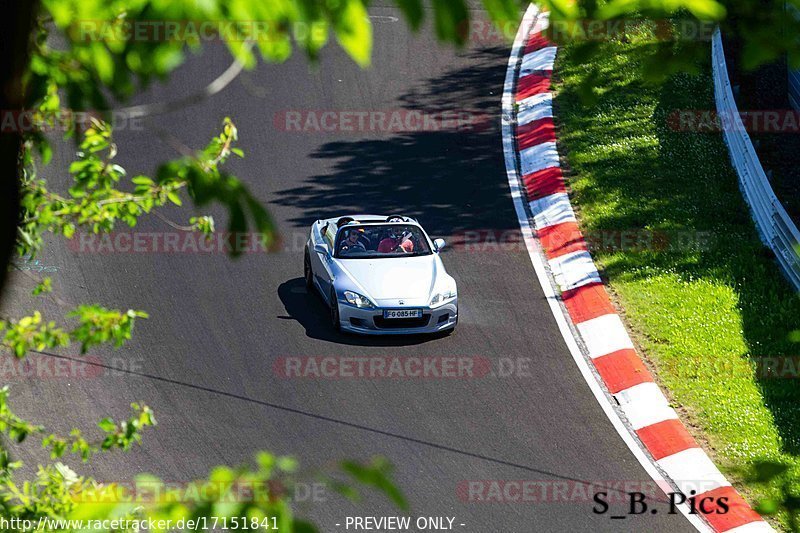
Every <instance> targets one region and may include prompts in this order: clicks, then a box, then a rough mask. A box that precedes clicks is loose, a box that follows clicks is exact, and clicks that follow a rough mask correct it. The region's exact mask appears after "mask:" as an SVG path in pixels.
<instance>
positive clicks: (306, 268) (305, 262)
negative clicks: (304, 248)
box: [303, 252, 314, 292]
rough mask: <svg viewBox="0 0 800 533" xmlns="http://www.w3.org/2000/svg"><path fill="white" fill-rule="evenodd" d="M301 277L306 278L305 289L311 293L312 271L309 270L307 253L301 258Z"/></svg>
mask: <svg viewBox="0 0 800 533" xmlns="http://www.w3.org/2000/svg"><path fill="white" fill-rule="evenodd" d="M303 275H304V276H305V278H306V289H308V292H311V291H312V290H313V289H314V271H313V270H311V259H310V258H309V257H308V252H306V253H305V255H304V256H303Z"/></svg>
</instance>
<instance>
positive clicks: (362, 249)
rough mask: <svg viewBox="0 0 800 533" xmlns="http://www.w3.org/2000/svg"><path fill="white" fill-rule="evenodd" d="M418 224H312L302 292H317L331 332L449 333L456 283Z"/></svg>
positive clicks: (439, 244)
mask: <svg viewBox="0 0 800 533" xmlns="http://www.w3.org/2000/svg"><path fill="white" fill-rule="evenodd" d="M444 244H445V243H444V240H442V239H436V240H434V241H431V239H430V238H429V237H428V235H427V234H426V233H425V231H424V230H423V229H422V227H421V226H420V225H419V223H418V222H417V221H416V220H414V219H412V218H408V217H404V216H398V215H392V216H380V215H354V216H347V217H340V218H329V219H326V220H317V221H316V222H314V224H313V225H312V226H311V235H310V237H309V239H308V242H307V244H306V250H305V261H304V263H305V264H304V273H305V279H306V287H307V288H308V289H309V291H311V290H312V289H313V288H315V287H316V289H317V290H318V291H319V292H320V294H321V295H322V297H323V298H324V299H325V301H326V302H327V304H328V306H329V307H330V318H331V322H332V324H333V327H334V328H336V329H337V330H339V329H341V330H346V331H351V332H355V333H367V334H378V335H380V334H398V333H406V334H408V333H434V332H439V331H443V332H450V331H452V330H453V329H454V328H455V327H456V323H457V322H458V296H457V293H456V282H455V280H454V279H453V278H452V277H450V276H449V275H448V274H447V272H446V271H445V269H444V265H443V264H442V260H441V258H440V257H439V251H440V250H441V249H442V248H443V247H444Z"/></svg>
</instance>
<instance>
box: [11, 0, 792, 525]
mask: <svg viewBox="0 0 800 533" xmlns="http://www.w3.org/2000/svg"><path fill="white" fill-rule="evenodd" d="M32 5H33V7H34V9H35V15H36V16H35V19H34V20H33V23H32V26H31V27H30V28H28V29H29V30H30V40H29V42H27V43H25V42H22V43H19V42H17V43H15V48H14V49H11V50H4V54H18V55H15V56H14V57H22V58H25V59H26V61H27V63H26V64H27V66H26V68H25V69H24V72H23V73H22V74H23V75H22V76H21V77H20V78H19V79H21V80H22V84H21V86H19V87H18V90H19V91H20V94H19V95H15V96H17V97H16V98H14V99H11V101H12V102H21V103H22V106H23V108H24V110H25V112H26V113H30V114H31V116H32V117H33V119H34V121H33V122H34V127H33V128H31V129H30V130H26V131H24V132H19V141H20V143H19V147H20V148H21V150H20V151H19V154H18V159H17V160H16V161H15V162H14V165H15V166H16V167H17V169H18V176H17V178H18V182H19V190H20V203H19V220H18V221H17V223H16V225H15V228H16V235H17V239H16V252H17V254H18V255H19V256H21V257H27V258H35V257H36V254H37V252H39V251H40V249H41V247H42V246H43V243H44V236H45V234H47V233H52V234H57V235H61V236H63V237H64V238H67V239H69V238H72V237H73V236H74V235H75V234H76V232H78V231H79V230H80V231H83V232H93V233H105V232H110V231H112V230H114V229H115V228H117V227H118V226H119V225H127V226H130V227H133V226H136V224H137V223H138V222H139V220H140V218H141V217H143V216H146V215H149V214H151V213H154V212H158V210H159V209H160V208H163V207H164V206H167V205H177V206H181V205H183V203H184V202H185V201H186V200H189V201H190V202H192V203H193V204H194V205H195V206H197V207H199V208H203V207H206V206H209V205H211V204H219V205H222V206H223V207H224V208H225V210H226V212H227V215H228V216H227V219H228V220H227V227H228V230H229V231H230V232H231V233H243V232H246V231H253V232H257V233H260V234H261V235H263V237H264V241H265V243H267V244H268V243H269V242H270V241H271V239H273V238H274V226H273V223H272V220H271V218H270V216H269V214H268V212H267V210H266V209H265V208H264V207H263V205H262V203H261V201H260V200H259V199H258V198H256V197H255V196H254V195H253V194H252V193H251V192H250V191H249V190H248V188H247V187H246V185H245V184H244V182H243V181H242V180H240V179H238V178H237V177H236V176H233V175H232V174H230V173H229V172H228V171H227V170H226V169H225V163H226V161H228V160H229V158H230V157H243V156H244V154H243V152H242V151H241V150H240V149H238V148H237V147H236V141H237V130H236V127H235V125H234V122H233V120H231V119H225V121H224V122H223V124H222V125H221V130H220V132H219V133H218V134H216V135H215V136H214V137H213V138H212V139H211V141H210V142H209V143H208V145H207V146H205V147H203V148H200V149H192V148H189V147H185V146H180V147H179V149H180V151H181V153H180V155H179V157H176V158H175V159H173V160H171V161H165V162H163V163H162V164H160V165H159V167H158V169H157V171H156V173H155V175H153V176H145V175H136V176H129V175H128V173H127V172H126V171H125V169H124V168H123V167H121V166H120V165H119V164H118V163H116V162H115V158H116V155H117V153H118V151H119V150H122V149H124V147H122V148H119V147H118V146H117V145H116V143H115V142H114V138H113V128H112V126H111V125H110V124H109V120H108V118H109V114H110V112H111V111H112V109H113V107H114V106H115V105H118V104H119V102H123V101H125V100H126V99H128V98H130V97H131V96H132V95H134V94H135V93H136V92H137V91H140V90H142V89H144V88H146V87H147V86H148V85H149V84H151V83H152V82H153V81H155V80H164V79H166V78H167V77H168V76H169V74H170V73H171V72H172V71H173V70H175V69H176V68H177V67H179V66H180V65H181V64H182V63H183V62H184V60H185V59H186V55H187V54H189V53H193V52H195V51H197V50H198V49H199V48H200V47H201V46H202V45H203V43H204V40H205V39H206V38H207V37H208V34H207V33H206V34H203V35H201V34H199V33H197V34H193V33H192V32H191V31H190V29H189V28H190V27H195V26H192V24H196V25H197V26H196V27H198V28H199V27H205V28H209V27H210V28H211V29H212V32H215V33H214V38H216V39H219V40H222V41H224V42H225V44H226V46H227V49H228V50H229V51H230V54H231V57H232V59H233V60H235V61H236V62H238V63H239V64H240V65H241V66H243V67H244V68H252V67H254V66H255V65H256V63H257V62H258V61H259V59H261V60H265V61H270V62H282V61H285V60H286V59H287V58H288V57H289V56H290V55H291V53H292V52H293V50H294V49H295V48H296V49H298V50H300V51H302V53H304V54H306V55H307V56H308V57H310V58H311V59H312V60H317V59H318V57H319V54H320V51H321V49H322V48H323V47H324V46H326V45H327V44H328V43H329V41H335V42H336V43H338V45H339V46H340V47H341V48H342V49H344V50H345V51H346V52H347V53H348V54H349V56H350V57H351V58H352V59H353V61H355V62H356V63H357V64H359V65H361V66H367V65H369V62H370V56H371V42H372V32H371V26H370V21H369V18H368V13H367V7H368V2H366V0H258V1H256V0H204V1H202V2H198V1H194V0H41V3H37V2H34V3H33V4H32ZM483 5H484V7H485V8H486V10H487V12H488V14H489V17H490V18H491V19H492V20H493V21H494V22H495V23H497V24H499V26H500V28H503V29H504V30H508V29H510V28H513V29H514V30H516V23H517V20H518V18H519V13H520V10H521V8H523V7H524V5H523V4H522V3H521V2H519V1H518V0H483ZM542 5H543V7H545V8H548V9H549V10H550V12H551V20H552V21H553V22H555V23H556V24H554V25H553V27H555V28H556V29H557V28H559V26H558V24H559V23H561V24H563V25H562V26H561V27H562V28H563V27H572V28H575V27H578V26H581V25H583V24H584V22H585V21H587V20H600V21H611V20H620V19H626V18H630V19H638V20H642V21H647V20H656V19H661V18H667V19H670V20H672V21H673V22H674V21H675V20H678V19H680V18H681V17H682V18H684V19H687V18H688V19H689V20H693V21H719V22H720V23H721V24H722V25H723V27H724V28H725V29H726V30H730V31H732V32H735V33H736V34H737V35H740V36H741V38H742V39H744V40H745V42H746V43H747V46H746V47H745V60H746V63H747V64H748V65H755V64H758V63H760V62H764V61H768V60H771V59H774V58H776V57H779V56H780V55H781V54H786V53H788V54H789V55H790V56H792V57H793V54H795V53H796V51H797V50H796V49H797V40H796V39H795V38H794V36H795V35H797V34H798V31H799V30H800V27H798V26H797V24H798V23H797V21H796V20H795V19H790V18H789V17H785V16H784V7H783V4H779V3H766V4H765V3H763V2H754V1H748V2H744V3H742V2H732V1H730V0H727V1H724V2H720V1H717V0H669V1H667V0H611V1H605V2H597V1H596V0H578V1H572V0H544V1H543V2H542ZM396 6H397V8H398V9H399V10H400V11H401V12H402V14H403V15H404V17H405V19H406V21H407V22H408V24H409V25H410V26H411V28H413V29H415V30H417V29H419V28H421V26H422V23H423V19H424V17H425V15H426V13H428V14H429V15H430V17H431V18H432V25H433V30H434V31H435V33H436V35H437V36H438V37H439V39H440V40H442V41H445V42H450V43H455V44H457V45H462V44H464V43H465V42H466V41H467V40H468V39H469V37H470V32H469V28H470V9H469V8H468V5H467V2H466V1H465V0H433V1H432V2H431V3H430V5H426V4H423V1H422V0H396ZM22 20H26V19H24V18H23V19H22ZM18 22H19V20H13V21H10V22H9V23H7V24H15V23H18ZM153 23H161V25H160V26H158V28H160V30H159V31H162V32H164V31H166V25H167V24H173V25H174V26H175V27H178V28H181V29H182V31H180V32H179V33H177V34H174V35H172V36H170V34H167V33H163V34H161V36H160V37H156V38H154V36H153V34H152V33H148V34H146V35H147V38H139V35H140V34H138V33H137V31H139V30H140V29H142V28H144V29H145V31H151V32H152V31H157V30H155V29H154V27H153ZM203 24H205V26H202V25H203ZM148 28H149V30H148ZM504 33H506V34H507V37H508V38H509V40H510V39H511V38H512V37H513V31H510V32H509V31H505V32H504ZM581 35H582V34H581V32H566V33H562V34H554V35H552V37H553V38H554V39H555V40H557V41H558V40H560V39H575V38H578V39H580V38H582V37H581ZM652 46H656V47H658V51H659V53H658V54H656V55H654V56H653V57H654V59H653V62H652V64H650V65H649V67H648V68H649V69H650V72H651V73H654V74H661V75H663V74H665V73H669V72H672V71H674V70H677V69H686V68H691V66H692V65H693V64H694V62H696V60H697V58H698V57H700V55H701V53H702V48H703V47H704V46H707V43H690V44H687V43H681V44H680V45H676V43H674V42H670V41H658V40H657V41H656V42H653V43H652ZM593 50H594V46H593V43H592V41H591V40H587V42H586V46H585V53H587V54H589V53H592V52H593ZM26 51H27V52H28V54H27V55H26V54H25V52H26ZM2 75H8V76H9V79H3V80H0V81H2V82H3V87H9V86H14V85H13V84H11V85H9V83H10V82H15V80H16V79H17V78H16V77H14V73H11V74H8V73H0V76H2ZM12 78H13V79H12ZM80 111H91V112H92V114H93V116H94V118H93V119H92V120H91V121H90V122H89V123H81V122H75V121H73V120H72V118H73V117H74V113H75V112H80ZM145 114H146V112H145ZM55 125H58V127H60V128H63V131H64V138H63V139H58V138H56V137H55V136H53V135H47V134H45V131H47V130H48V129H50V128H51V127H53V126H55ZM54 142H63V143H74V146H76V147H77V151H76V154H75V158H74V160H73V161H72V162H71V163H70V165H69V167H68V168H66V169H58V168H51V167H50V166H49V165H50V162H51V158H52V146H51V143H54ZM9 146H13V147H16V145H14V144H13V143H12V144H11V145H9ZM3 153H6V151H5V150H4V151H3ZM7 166H8V165H7ZM58 175H66V176H68V177H69V180H68V181H69V185H68V186H65V187H59V186H53V184H52V183H53V182H54V183H57V184H61V183H62V181H63V180H51V179H49V177H50V176H58ZM12 207H16V206H13V205H12ZM187 222H188V223H187V224H177V223H173V225H174V226H175V227H181V228H183V229H185V230H186V231H199V232H201V233H203V234H206V235H211V234H212V233H214V232H215V231H216V226H217V223H216V221H215V220H214V219H213V218H212V217H210V216H208V215H198V216H192V217H190V218H189V219H188V221H187ZM236 251H237V250H236V249H233V250H232V254H233V255H235V254H236ZM52 290H53V287H52V283H51V281H50V280H49V279H48V278H44V279H41V280H37V284H36V286H35V288H34V289H33V291H32V293H33V294H32V295H33V296H34V297H35V296H47V295H50V294H51V292H52ZM146 318H147V313H146V312H145V311H140V310H133V309H129V310H113V309H107V308H105V307H103V306H102V305H96V304H81V305H78V306H75V307H74V308H73V309H72V310H71V311H69V312H67V313H66V314H65V315H64V316H63V317H57V318H56V319H55V320H52V319H46V318H45V317H44V316H43V313H41V312H40V311H38V310H32V311H30V312H29V314H27V315H26V316H22V317H17V318H14V317H0V345H1V346H2V347H3V348H4V349H5V350H6V351H7V352H8V353H10V354H13V356H14V357H18V358H22V357H25V356H26V354H28V353H29V352H32V351H34V352H43V351H44V352H46V351H47V350H54V349H58V348H63V347H66V346H69V345H70V344H72V343H77V344H79V345H80V350H81V353H86V352H87V351H89V350H91V349H92V348H93V347H95V346H98V345H100V344H107V343H110V344H112V345H113V346H115V347H121V346H123V345H124V343H125V342H126V341H127V340H128V339H130V337H131V335H132V332H133V329H134V325H135V323H136V321H137V320H141V319H146ZM9 393H10V391H9V389H8V388H3V389H0V433H2V434H3V435H5V436H6V437H7V439H9V440H10V441H11V442H13V443H16V444H22V443H25V442H30V440H31V439H29V437H31V436H36V440H38V441H39V443H40V444H41V445H42V446H43V447H44V448H45V449H47V450H48V451H49V453H50V455H51V459H52V461H53V462H52V463H51V464H47V465H43V466H40V467H39V469H38V472H37V473H36V475H35V476H34V478H33V479H27V480H25V479H23V480H20V479H19V470H20V467H21V464H20V463H19V462H18V461H14V460H13V458H12V453H11V450H10V449H8V448H5V449H1V450H0V512H2V514H3V516H5V517H7V518H10V517H24V518H29V519H35V518H39V517H43V516H48V517H73V518H85V519H91V518H97V517H109V516H118V517H123V516H128V517H135V516H151V517H169V518H172V519H179V518H187V517H212V516H217V517H224V516H251V517H254V518H259V517H277V519H278V520H279V521H280V524H281V525H282V526H283V529H284V530H295V531H311V530H313V526H312V525H310V524H307V523H305V522H303V521H300V520H296V519H295V518H294V517H293V516H292V511H291V508H290V506H289V502H288V501H287V498H286V495H285V493H284V492H281V491H277V492H276V491H275V490H273V489H274V487H275V486H276V485H275V482H276V481H278V482H280V486H283V487H285V486H291V484H292V483H293V482H294V480H295V473H296V465H295V463H294V461H293V460H292V459H290V458H284V457H276V456H274V455H272V454H270V453H268V452H259V453H258V454H257V455H256V457H255V464H254V465H253V466H243V467H239V468H229V467H218V468H216V469H213V470H212V471H211V472H210V474H209V476H208V478H207V479H204V480H197V481H196V482H195V483H196V484H197V486H198V488H204V489H209V488H210V487H211V486H213V490H202V491H200V493H201V494H203V497H202V498H198V499H195V500H192V501H183V500H180V499H178V500H175V499H170V498H166V499H164V500H159V501H156V502H145V503H142V502H131V501H129V500H130V498H124V497H111V498H109V497H108V496H109V494H111V495H117V496H120V495H121V493H122V492H125V490H126V489H125V488H122V487H119V486H114V485H104V484H100V483H97V482H96V481H94V480H92V479H89V478H85V477H83V476H81V475H79V474H77V473H76V472H74V471H73V470H71V469H70V468H68V467H67V466H65V465H64V464H63V463H61V462H59V460H60V459H61V458H62V457H63V456H64V455H65V454H74V455H76V456H77V457H79V458H80V459H82V460H83V461H88V460H90V459H91V457H92V456H93V455H95V454H97V453H108V452H112V451H114V450H118V451H125V450H128V449H130V448H131V447H132V446H133V445H137V444H139V443H140V442H141V441H142V431H143V430H145V429H147V428H149V427H152V426H155V424H156V419H155V416H154V414H153V413H152V411H151V410H150V409H149V408H148V407H147V406H144V405H138V404H135V403H134V404H132V413H131V414H130V415H129V417H128V418H126V419H123V420H120V421H114V420H113V419H111V418H105V419H103V420H101V421H99V422H98V424H97V427H96V428H95V429H94V430H93V433H94V435H86V434H85V433H84V432H83V431H82V430H80V429H78V428H76V429H74V430H73V431H71V432H70V433H69V434H68V435H66V436H60V435H55V434H49V433H47V432H46V430H45V428H43V427H41V426H38V425H35V424H33V423H30V422H28V421H25V420H23V419H22V418H20V417H19V416H17V415H16V414H15V413H14V412H13V411H12V410H11V407H10V400H9ZM321 475H323V477H324V478H325V480H326V482H327V483H329V485H330V486H331V487H333V488H334V489H335V490H337V491H339V492H340V493H341V494H343V495H345V496H348V497H353V498H355V497H357V495H358V491H357V490H356V486H367V487H371V488H373V489H376V490H378V491H380V492H383V493H384V494H386V495H387V496H388V497H389V499H390V500H391V501H392V502H394V503H395V504H396V505H398V506H399V507H400V508H402V509H405V508H407V503H406V501H405V499H404V498H403V496H402V493H401V492H400V491H399V490H398V489H397V488H396V487H395V485H394V483H393V482H392V480H391V466H390V465H389V464H388V463H387V462H386V461H385V460H380V459H376V460H373V461H372V462H369V463H366V464H362V463H359V462H356V461H346V462H344V463H342V464H341V465H340V468H339V469H337V471H336V473H335V474H333V473H328V474H324V473H322V474H321ZM143 479H148V480H152V478H149V477H146V478H143ZM242 482H246V483H251V484H256V485H258V486H261V487H263V488H264V490H263V491H262V492H261V493H258V494H255V495H254V496H253V497H252V498H250V499H240V500H237V501H236V502H233V503H232V502H230V501H229V500H225V499H224V498H223V496H224V494H225V492H226V490H227V489H230V488H231V487H233V486H235V485H236V484H238V483H242Z"/></svg>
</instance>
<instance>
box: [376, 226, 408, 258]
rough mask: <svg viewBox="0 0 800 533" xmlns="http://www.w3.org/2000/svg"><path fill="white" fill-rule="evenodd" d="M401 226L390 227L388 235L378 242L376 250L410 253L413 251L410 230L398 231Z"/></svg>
mask: <svg viewBox="0 0 800 533" xmlns="http://www.w3.org/2000/svg"><path fill="white" fill-rule="evenodd" d="M401 229H402V228H396V229H392V230H391V233H390V235H389V236H388V237H386V238H385V239H383V240H381V242H380V243H379V244H378V252H379V253H382V254H388V253H392V252H403V253H407V254H410V253H412V252H413V251H414V243H413V242H412V241H411V232H410V231H400V230H401Z"/></svg>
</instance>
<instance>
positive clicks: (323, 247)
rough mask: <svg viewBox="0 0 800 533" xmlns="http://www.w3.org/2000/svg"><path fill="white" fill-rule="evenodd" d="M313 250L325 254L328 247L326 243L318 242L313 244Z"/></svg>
mask: <svg viewBox="0 0 800 533" xmlns="http://www.w3.org/2000/svg"><path fill="white" fill-rule="evenodd" d="M314 251H315V252H317V253H318V254H327V253H328V247H327V245H325V244H322V243H321V242H318V243H317V244H315V245H314Z"/></svg>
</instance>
